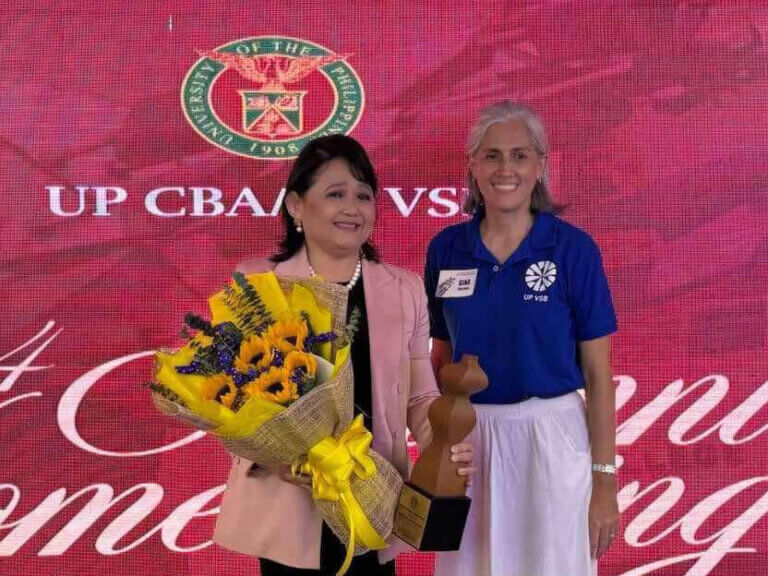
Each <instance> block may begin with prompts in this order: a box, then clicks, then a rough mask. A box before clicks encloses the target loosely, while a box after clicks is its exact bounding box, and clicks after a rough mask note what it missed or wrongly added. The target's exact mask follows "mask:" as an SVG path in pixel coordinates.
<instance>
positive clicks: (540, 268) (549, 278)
mask: <svg viewBox="0 0 768 576" xmlns="http://www.w3.org/2000/svg"><path fill="white" fill-rule="evenodd" d="M555 278H557V266H555V263H554V262H550V261H549V260H542V261H541V262H536V263H535V264H531V265H530V266H528V270H526V271H525V283H526V285H527V286H528V288H530V289H531V290H533V291H534V292H544V291H545V290H546V289H547V288H549V287H550V286H552V284H554V283H555Z"/></svg>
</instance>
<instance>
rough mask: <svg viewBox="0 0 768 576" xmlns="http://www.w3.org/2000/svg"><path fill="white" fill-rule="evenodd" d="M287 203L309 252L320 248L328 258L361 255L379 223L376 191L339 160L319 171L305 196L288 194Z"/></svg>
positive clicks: (344, 162) (343, 161) (329, 163)
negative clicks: (302, 230)
mask: <svg viewBox="0 0 768 576" xmlns="http://www.w3.org/2000/svg"><path fill="white" fill-rule="evenodd" d="M286 202H287V203H288V209H289V212H290V214H291V216H292V217H293V218H294V219H297V220H300V221H301V226H302V228H304V236H305V238H306V241H307V245H308V246H309V247H310V250H311V247H312V246H317V247H318V248H320V249H321V250H323V252H326V253H327V254H333V255H337V256H344V255H349V254H351V253H357V252H359V251H360V248H361V247H362V245H363V244H364V243H365V241H366V240H368V238H369V237H370V235H371V232H372V230H373V225H374V223H375V222H376V204H375V200H374V196H373V190H372V189H371V187H370V186H368V184H366V183H365V182H361V181H360V180H358V179H357V178H355V177H354V175H353V174H352V172H350V170H349V165H348V164H347V162H346V161H345V160H342V159H340V158H336V159H334V160H331V161H330V162H328V164H326V165H325V166H323V167H322V168H321V169H320V170H318V172H317V173H316V175H315V182H314V183H313V184H312V186H310V187H309V188H308V189H307V191H306V192H305V193H304V195H302V196H299V195H298V194H295V193H292V194H289V196H288V197H287V198H286Z"/></svg>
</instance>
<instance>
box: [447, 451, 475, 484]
mask: <svg viewBox="0 0 768 576" xmlns="http://www.w3.org/2000/svg"><path fill="white" fill-rule="evenodd" d="M451 462H461V463H462V464H466V466H462V467H460V468H459V469H458V470H456V474H458V475H459V476H464V477H465V480H464V485H465V486H466V487H467V488H469V487H470V486H472V474H474V473H475V472H477V468H475V466H474V464H475V449H474V448H473V447H472V444H469V443H468V442H461V443H459V444H454V445H453V446H451Z"/></svg>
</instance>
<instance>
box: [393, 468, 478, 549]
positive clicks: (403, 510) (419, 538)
mask: <svg viewBox="0 0 768 576" xmlns="http://www.w3.org/2000/svg"><path fill="white" fill-rule="evenodd" d="M470 502H471V500H470V499H469V498H467V497H466V496H432V495H431V494H428V493H427V492H425V491H424V490H422V489H421V488H419V487H417V486H414V485H413V484H410V483H406V484H405V485H404V486H403V489H402V492H400V502H399V504H398V505H397V511H396V512H395V525H394V533H395V535H396V536H397V537H398V538H400V539H401V540H402V541H404V542H406V543H408V544H410V545H411V546H413V547H414V548H416V549H417V550H422V551H425V552H446V551H449V550H458V549H459V545H460V544H461V536H462V534H463V532H464V524H465V523H466V521H467V515H468V514H469V504H470Z"/></svg>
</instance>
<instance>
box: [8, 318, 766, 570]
mask: <svg viewBox="0 0 768 576" xmlns="http://www.w3.org/2000/svg"><path fill="white" fill-rule="evenodd" d="M54 327H55V323H54V322H49V323H48V324H46V326H45V327H43V329H42V330H40V332H38V333H37V334H36V335H34V336H33V337H31V338H30V339H28V340H27V341H26V342H23V343H22V344H21V345H19V346H18V347H17V348H15V349H13V350H11V351H10V352H8V353H5V354H4V355H3V356H0V363H2V364H0V374H3V373H5V376H4V377H3V380H2V381H0V393H11V392H12V391H13V389H14V386H17V385H18V386H20V385H21V384H20V380H21V378H22V376H23V375H24V374H26V373H39V372H40V371H43V370H51V369H53V368H54V366H53V365H37V364H35V361H36V360H37V358H38V357H39V356H40V355H41V354H42V353H43V352H44V351H45V350H46V349H47V348H48V347H49V346H51V345H52V344H53V343H54V341H55V340H56V338H57V337H58V336H59V334H60V333H61V329H59V330H56V331H54ZM0 352H2V351H0ZM23 352H24V354H22V353H23ZM152 353H153V352H152V351H144V352H138V353H134V354H129V355H126V356H122V357H120V358H116V359H114V360H110V361H109V362H106V363H104V364H101V365H100V366H97V367H95V368H93V369H91V370H89V371H88V372H86V373H85V374H83V375H81V376H80V377H78V378H77V379H76V380H74V381H73V382H72V383H71V384H69V385H68V386H67V388H66V389H65V391H64V393H63V394H62V395H61V398H60V399H59V402H58V407H57V414H56V418H57V422H58V427H59V430H60V431H61V433H62V434H63V436H64V437H65V438H66V439H67V440H68V441H69V442H70V443H71V444H72V445H73V446H75V447H76V448H78V449H80V450H83V451H85V452H88V453H90V454H93V455H94V456H95V457H108V458H143V457H148V456H152V455H157V454H160V453H163V452H167V451H171V450H177V449H181V448H183V447H184V446H185V445H187V444H189V443H191V442H194V441H196V440H198V439H200V438H202V437H203V436H204V433H202V432H194V433H192V434H189V435H188V436H186V437H184V438H182V439H180V440H177V441H175V442H171V443H169V444H167V445H164V446H160V447H153V448H148V449H146V450H142V451H134V452H117V451H114V450H106V449H104V448H101V447H98V446H94V445H93V444H91V443H89V442H87V441H86V440H85V439H83V437H82V436H81V435H80V433H79V432H78V430H77V424H76V420H77V418H76V417H77V413H78V410H79V408H80V406H81V404H82V403H83V400H84V398H85V397H86V396H87V394H88V393H89V391H90V390H91V389H92V388H93V387H94V386H95V385H96V384H97V383H98V381H99V380H100V379H101V378H103V377H104V376H105V375H107V374H109V373H110V372H112V371H114V370H116V369H117V368H120V367H122V366H125V365H126V364H128V363H130V362H133V361H136V360H141V359H143V358H146V357H148V356H150V355H152ZM14 358H17V362H18V363H17V364H13V363H12V362H13V359H14ZM8 361H11V363H10V364H9V363H8ZM615 381H616V384H617V388H616V406H617V410H619V409H621V408H624V407H625V406H626V405H627V404H628V403H629V401H630V400H631V399H632V398H633V397H634V395H635V393H636V391H637V382H636V381H635V380H634V379H633V378H631V377H629V376H617V377H615ZM729 387H730V385H729V381H728V379H727V378H726V377H725V376H723V375H718V374H714V375H708V376H705V377H703V378H701V379H699V380H697V381H696V382H694V383H693V384H690V385H688V386H686V385H685V382H684V381H683V380H675V381H673V382H671V383H670V384H668V385H667V386H665V387H664V388H663V389H662V390H661V391H660V392H659V393H658V394H657V395H656V396H655V397H654V398H653V399H651V400H650V402H648V403H646V404H645V405H643V406H641V407H640V408H639V409H637V410H636V411H635V412H634V413H633V414H632V415H630V416H628V417H627V418H625V419H624V420H623V421H622V422H621V423H620V424H619V426H618V428H617V436H616V442H617V445H618V446H625V447H629V446H632V445H633V444H635V443H636V442H638V441H639V440H640V439H641V438H642V437H643V435H644V434H646V433H647V432H648V431H649V429H651V428H652V427H653V426H654V424H656V423H657V422H659V420H660V419H661V418H662V416H664V415H665V414H668V413H670V411H671V410H672V409H673V408H677V407H682V408H683V410H682V412H681V413H680V414H679V415H678V416H677V417H676V418H675V419H674V420H673V421H672V423H671V424H670V425H669V428H668V429H667V431H666V436H667V439H668V440H669V442H670V443H671V444H673V445H675V446H682V447H687V446H691V445H695V444H697V443H699V442H701V441H703V440H705V439H707V438H710V437H711V436H713V435H715V434H717V439H718V440H719V441H720V442H721V443H722V444H723V445H724V446H739V447H743V446H744V445H745V444H747V443H749V442H753V441H755V440H757V439H759V438H761V437H762V436H763V435H764V434H765V433H766V431H768V424H764V425H763V426H761V427H757V426H756V425H755V424H756V423H755V422H753V420H755V416H756V415H757V414H758V412H759V411H760V410H761V409H762V408H763V407H764V406H766V405H768V382H764V383H763V384H762V385H760V386H758V387H757V388H756V389H755V390H754V391H753V392H752V393H751V394H750V395H749V396H748V397H747V398H746V399H744V400H743V401H742V402H741V403H740V404H738V405H737V406H736V407H735V408H733V409H730V410H728V411H727V412H726V413H722V412H724V410H718V407H720V405H721V404H722V403H723V401H724V400H725V399H726V398H727V395H728V392H729ZM40 396H42V392H40V391H31V392H26V393H22V394H18V395H16V396H11V397H10V398H6V399H3V398H1V397H0V409H2V410H10V409H15V410H19V409H23V408H22V407H21V406H18V405H17V404H18V403H19V402H21V401H22V400H32V399H33V398H37V397H40ZM158 417H160V416H158ZM711 419H714V420H715V421H714V422H713V423H711V424H709V425H708V427H707V428H706V429H705V430H703V431H702V432H699V433H698V434H695V435H692V434H691V431H692V430H693V429H694V428H695V427H696V426H697V425H699V424H701V423H702V422H704V421H705V420H711ZM750 425H752V427H751V428H750ZM724 449H725V448H724ZM630 454H631V453H630ZM625 457H627V454H625ZM621 461H622V460H621V459H620V462H621ZM2 480H3V479H2V478H0V481H2ZM693 481H695V479H693ZM623 483H624V486H623V487H622V489H621V490H620V492H619V505H620V508H621V510H622V512H627V511H631V512H632V513H633V515H632V516H631V519H629V520H628V521H627V520H626V519H625V523H626V528H625V530H624V539H625V543H626V544H627V545H629V546H632V547H634V548H650V547H652V546H653V545H657V544H659V543H661V542H663V541H664V540H665V539H667V538H668V537H671V536H672V535H676V536H678V537H679V538H680V539H681V540H682V541H683V542H684V543H685V544H686V545H688V546H690V547H692V548H693V551H688V550H686V551H685V553H683V554H680V555H677V556H671V557H664V558H660V559H656V560H653V561H651V562H648V563H646V564H643V565H641V566H636V567H634V568H633V569H632V570H630V571H628V572H625V573H624V574H623V575H622V576H643V575H645V574H663V573H664V572H663V570H664V569H665V568H668V567H670V566H673V565H677V564H692V565H691V567H690V568H689V569H688V572H687V574H689V575H691V576H706V575H708V574H712V573H713V570H714V569H715V567H716V566H717V565H718V564H719V563H720V562H721V561H722V560H723V558H725V557H726V556H728V555H730V554H754V553H766V552H767V551H766V550H757V549H755V548H747V547H738V543H739V541H740V540H741V539H742V538H743V537H744V536H745V535H746V534H748V533H749V531H750V530H751V529H752V528H753V527H754V526H755V525H756V524H757V523H758V522H760V521H761V520H762V519H763V518H765V517H766V515H767V514H768V476H756V477H752V478H742V479H740V480H739V481H737V482H735V483H733V484H730V485H726V486H722V487H720V488H719V489H718V490H716V491H714V492H712V493H711V494H709V495H707V496H706V497H704V498H702V499H701V500H699V501H698V502H696V503H694V504H693V505H692V506H691V507H690V508H689V509H688V510H687V511H681V510H680V509H679V506H678V503H679V502H680V501H681V499H682V498H683V496H684V494H685V491H686V484H685V481H684V479H683V478H679V477H675V476H668V477H665V478H660V479H657V480H654V481H652V482H651V483H650V484H648V485H646V486H644V487H643V486H641V484H640V482H639V481H637V480H635V481H631V480H629V481H628V480H627V479H626V478H625V479H623ZM22 488H23V486H18V485H16V484H14V483H11V482H7V483H4V484H0V502H5V504H3V506H2V508H0V556H11V555H13V554H15V553H16V552H17V551H18V550H19V549H20V548H21V547H22V546H24V544H26V543H27V542H28V541H29V540H30V539H31V538H32V537H34V536H35V535H36V534H38V533H39V532H40V530H41V529H42V528H43V527H44V526H45V525H46V524H47V523H48V522H50V521H51V520H52V519H54V518H55V517H57V516H58V515H59V514H66V513H67V512H68V513H69V514H71V515H72V517H71V518H70V519H69V521H68V522H67V524H66V525H65V526H64V527H63V528H62V529H61V530H59V531H58V532H57V533H56V534H55V535H54V536H53V537H52V538H51V539H50V540H48V541H47V542H46V543H45V545H43V547H42V548H41V549H40V550H39V551H38V555H39V556H58V555H61V554H64V553H65V552H66V551H67V550H68V549H69V548H70V547H71V546H72V545H73V544H74V543H75V542H77V540H79V539H80V538H81V537H82V536H83V535H84V534H85V533H86V531H87V530H88V529H89V528H90V527H91V526H93V524H94V523H95V522H96V521H97V520H99V519H100V518H102V517H103V516H104V515H105V514H107V513H108V512H109V511H110V510H111V509H112V508H113V507H116V505H117V504H119V503H120V502H121V501H123V500H125V499H128V498H129V497H131V496H133V498H131V500H133V499H135V496H134V495H135V494H139V497H138V499H137V500H135V501H134V502H133V503H132V504H131V505H130V506H128V507H127V508H126V509H125V510H122V511H121V512H119V514H118V515H117V516H116V517H114V518H113V519H112V520H111V522H110V523H109V524H108V525H107V526H106V528H104V530H103V531H102V532H101V533H100V534H99V535H98V536H97V537H96V539H95V542H94V547H95V549H96V551H98V552H99V553H101V554H104V555H115V554H123V553H126V552H129V551H130V550H133V549H134V548H136V547H137V546H139V545H141V544H142V543H144V542H146V541H147V540H148V539H149V538H151V537H152V536H154V535H155V534H158V533H159V534H160V538H161V540H162V542H163V544H164V545H165V546H166V547H167V548H168V549H169V550H171V551H173V552H193V551H196V550H200V549H203V548H205V547H207V546H209V545H210V544H211V542H210V540H208V541H204V542H199V543H197V544H195V545H193V546H187V547H181V546H180V545H179V544H178V543H177V539H178V536H179V534H180V533H181V531H182V530H183V529H184V527H185V526H186V525H187V524H188V523H189V522H191V521H192V520H194V519H195V518H199V517H205V516H211V515H215V514H218V510H219V509H218V507H210V508H206V506H208V505H209V504H210V503H211V502H212V501H213V500H214V499H215V498H217V497H218V496H219V495H220V494H221V492H222V491H223V490H224V486H223V485H222V486H215V487H213V488H210V489H208V490H205V491H204V492H202V493H200V494H198V495H196V496H194V497H192V498H190V499H189V500H187V501H186V502H184V503H182V504H181V505H179V506H178V507H177V508H176V509H174V510H173V511H172V512H171V513H170V514H169V515H168V516H167V517H166V518H165V519H163V520H162V521H161V522H159V523H157V525H155V526H154V527H152V528H150V529H148V530H147V531H146V532H145V533H144V534H142V535H141V536H139V537H137V538H135V539H134V540H133V541H132V542H130V543H127V544H126V543H123V544H122V545H121V546H118V543H119V542H123V538H124V537H125V536H126V535H127V534H129V533H130V532H131V531H132V530H133V529H134V528H135V527H136V526H137V525H139V524H140V523H141V522H142V521H143V520H144V519H146V518H147V517H148V516H149V515H150V514H151V513H152V512H153V511H154V510H155V509H156V508H157V507H158V505H159V504H160V503H161V501H162V499H163V497H164V496H165V490H164V488H163V487H162V486H161V485H159V484H156V483H142V484H137V485H136V486H133V487H131V488H128V489H127V490H125V491H124V492H122V493H121V494H118V495H115V493H114V489H113V488H112V486H110V485H109V484H105V483H96V484H91V485H89V486H85V487H83V488H81V489H80V490H78V491H76V492H74V493H72V494H70V495H69V496H67V491H66V490H65V489H64V488H56V489H55V490H54V491H53V492H51V493H50V494H49V495H48V496H47V497H46V498H44V499H43V500H42V501H41V502H40V503H39V504H37V506H35V507H33V508H32V509H31V511H29V512H27V513H26V514H25V515H22V516H19V517H18V518H16V519H14V520H11V517H12V515H13V513H14V511H15V510H16V508H17V506H18V505H19V503H20V502H21V500H22V496H23V493H22ZM755 491H757V492H758V494H759V496H758V497H757V499H755V498H754V497H753V498H751V499H749V500H748V502H750V503H749V504H748V505H747V504H744V503H743V502H744V500H745V499H744V498H740V496H743V495H744V494H745V493H747V492H750V493H751V494H754V492H755ZM654 496H655V498H654ZM80 502H85V503H84V504H82V506H81V507H80V508H77V507H76V504H78V503H80ZM643 502H645V503H647V504H646V505H645V507H644V508H641V503H643ZM673 509H674V514H675V515H673ZM626 516H627V514H625V517H626ZM668 516H669V518H668ZM712 519H717V521H718V522H719V523H720V524H721V526H719V527H716V526H711V525H710V524H712V523H713V520H712ZM705 524H706V525H707V529H708V530H707V532H708V533H707V535H701V534H700V532H701V531H702V527H703V526H704V525H705ZM662 526H663V527H662ZM647 534H653V535H652V536H646V535H647ZM649 557H651V553H650V551H649Z"/></svg>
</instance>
